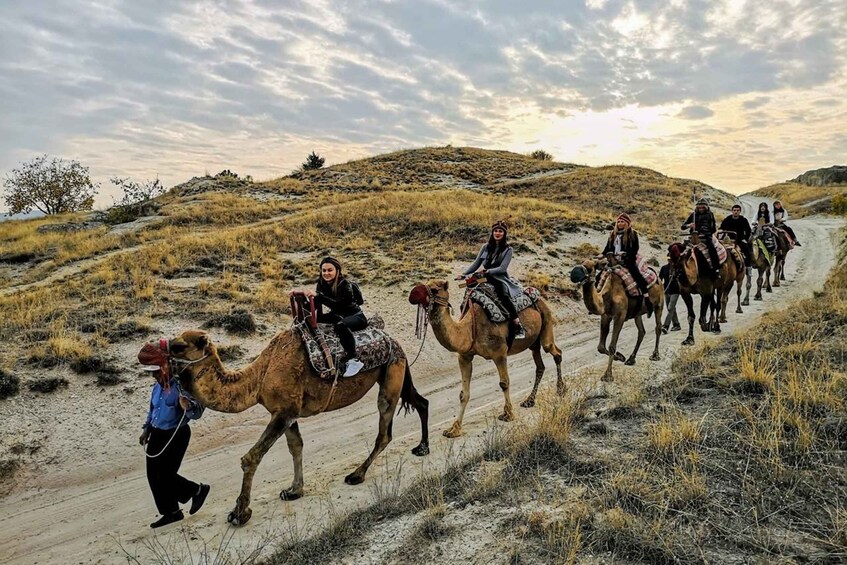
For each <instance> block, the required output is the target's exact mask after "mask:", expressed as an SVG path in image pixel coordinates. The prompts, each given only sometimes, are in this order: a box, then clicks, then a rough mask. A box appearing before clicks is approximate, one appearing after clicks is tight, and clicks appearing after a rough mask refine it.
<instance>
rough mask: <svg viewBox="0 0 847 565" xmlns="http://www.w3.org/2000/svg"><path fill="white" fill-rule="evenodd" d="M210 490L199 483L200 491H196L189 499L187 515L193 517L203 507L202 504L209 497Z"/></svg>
mask: <svg viewBox="0 0 847 565" xmlns="http://www.w3.org/2000/svg"><path fill="white" fill-rule="evenodd" d="M210 490H212V487H210V486H209V485H204V484H203V483H200V490H198V491H197V494H195V495H194V496H192V497H191V509H190V510H189V511H188V513H189V514H191V515H194V514H195V513H197V511H198V510H200V507H201V506H203V503H204V502H206V497H207V496H209V491H210Z"/></svg>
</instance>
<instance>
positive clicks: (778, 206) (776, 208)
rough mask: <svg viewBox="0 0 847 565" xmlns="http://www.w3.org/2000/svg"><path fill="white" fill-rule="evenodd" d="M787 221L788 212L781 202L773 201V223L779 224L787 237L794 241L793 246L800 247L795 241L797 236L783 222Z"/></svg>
mask: <svg viewBox="0 0 847 565" xmlns="http://www.w3.org/2000/svg"><path fill="white" fill-rule="evenodd" d="M787 219H788V210H786V209H785V208H783V207H782V202H780V201H779V200H774V203H773V221H774V223H776V222H779V224H780V227H781V228H782V229H784V230H785V231H787V232H788V235H790V236H791V239H793V240H794V245H797V246H798V247H802V245H800V242H799V241H797V236H796V235H794V230H793V229H791V228H790V227H789V226H788V224H786V223H785V221H786V220H787Z"/></svg>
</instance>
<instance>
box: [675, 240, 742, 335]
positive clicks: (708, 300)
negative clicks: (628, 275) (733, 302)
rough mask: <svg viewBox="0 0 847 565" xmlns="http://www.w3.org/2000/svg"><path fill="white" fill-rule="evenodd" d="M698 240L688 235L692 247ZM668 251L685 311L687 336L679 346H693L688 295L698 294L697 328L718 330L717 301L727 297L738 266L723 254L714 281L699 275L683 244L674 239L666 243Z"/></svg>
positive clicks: (692, 256) (691, 302) (691, 306)
mask: <svg viewBox="0 0 847 565" xmlns="http://www.w3.org/2000/svg"><path fill="white" fill-rule="evenodd" d="M698 241H699V238H698V237H697V235H696V234H693V235H692V236H691V242H692V244H693V245H695V246H696V245H697V243H698ZM669 251H670V256H671V276H672V277H676V278H677V282H678V283H679V291H680V292H679V294H680V296H681V298H682V301H683V302H685V307H686V309H687V310H688V337H686V338H685V340H684V341H683V342H682V345H694V300H693V299H692V296H691V295H692V294H699V295H700V319H699V320H700V329H701V330H703V331H704V332H708V331H711V332H714V333H720V332H721V326H720V324H721V323H722V322H723V321H724V320H719V319H718V316H717V314H718V313H717V309H718V306H719V305H720V304H721V301H722V297H723V296H724V295H726V296H727V297H728V296H729V291H730V290H732V285H733V284H735V283H736V281H737V279H738V268H737V266H736V264H735V261H734V260H733V259H732V258H731V257H727V260H726V261H724V264H723V265H721V268H720V274H719V276H718V278H717V280H715V279H712V278H711V277H700V276H699V272H700V267H699V264H698V259H697V254H696V253H694V252H693V250H692V251H691V252H690V253H685V251H686V246H685V245H684V244H682V243H679V242H677V243H674V244H672V245H671V246H670V248H669ZM727 253H728V252H727ZM739 294H740V289H739ZM707 309H711V315H710V317H709V319H706V310H707ZM725 315H726V313H725V312H724V316H725Z"/></svg>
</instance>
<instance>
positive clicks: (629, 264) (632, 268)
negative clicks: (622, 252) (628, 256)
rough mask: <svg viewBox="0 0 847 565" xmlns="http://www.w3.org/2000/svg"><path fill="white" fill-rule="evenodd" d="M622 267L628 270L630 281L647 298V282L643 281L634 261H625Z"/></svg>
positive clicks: (642, 276)
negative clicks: (632, 281)
mask: <svg viewBox="0 0 847 565" xmlns="http://www.w3.org/2000/svg"><path fill="white" fill-rule="evenodd" d="M624 266H625V267H626V268H627V269H629V274H630V275H632V279H633V280H634V281H635V284H637V285H638V288H639V289H640V290H641V292H642V293H643V294H644V296H647V293H648V292H649V290H648V289H647V281H646V280H644V275H642V274H641V269H639V268H638V265H636V264H635V261H634V260H631V261H626V262H625V263H624Z"/></svg>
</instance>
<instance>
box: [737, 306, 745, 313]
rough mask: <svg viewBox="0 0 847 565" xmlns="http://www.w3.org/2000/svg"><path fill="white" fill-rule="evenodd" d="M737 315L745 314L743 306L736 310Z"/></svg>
mask: <svg viewBox="0 0 847 565" xmlns="http://www.w3.org/2000/svg"><path fill="white" fill-rule="evenodd" d="M735 313H736V314H743V313H744V310H742V309H741V306H739V307H738V308H736V309H735Z"/></svg>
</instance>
